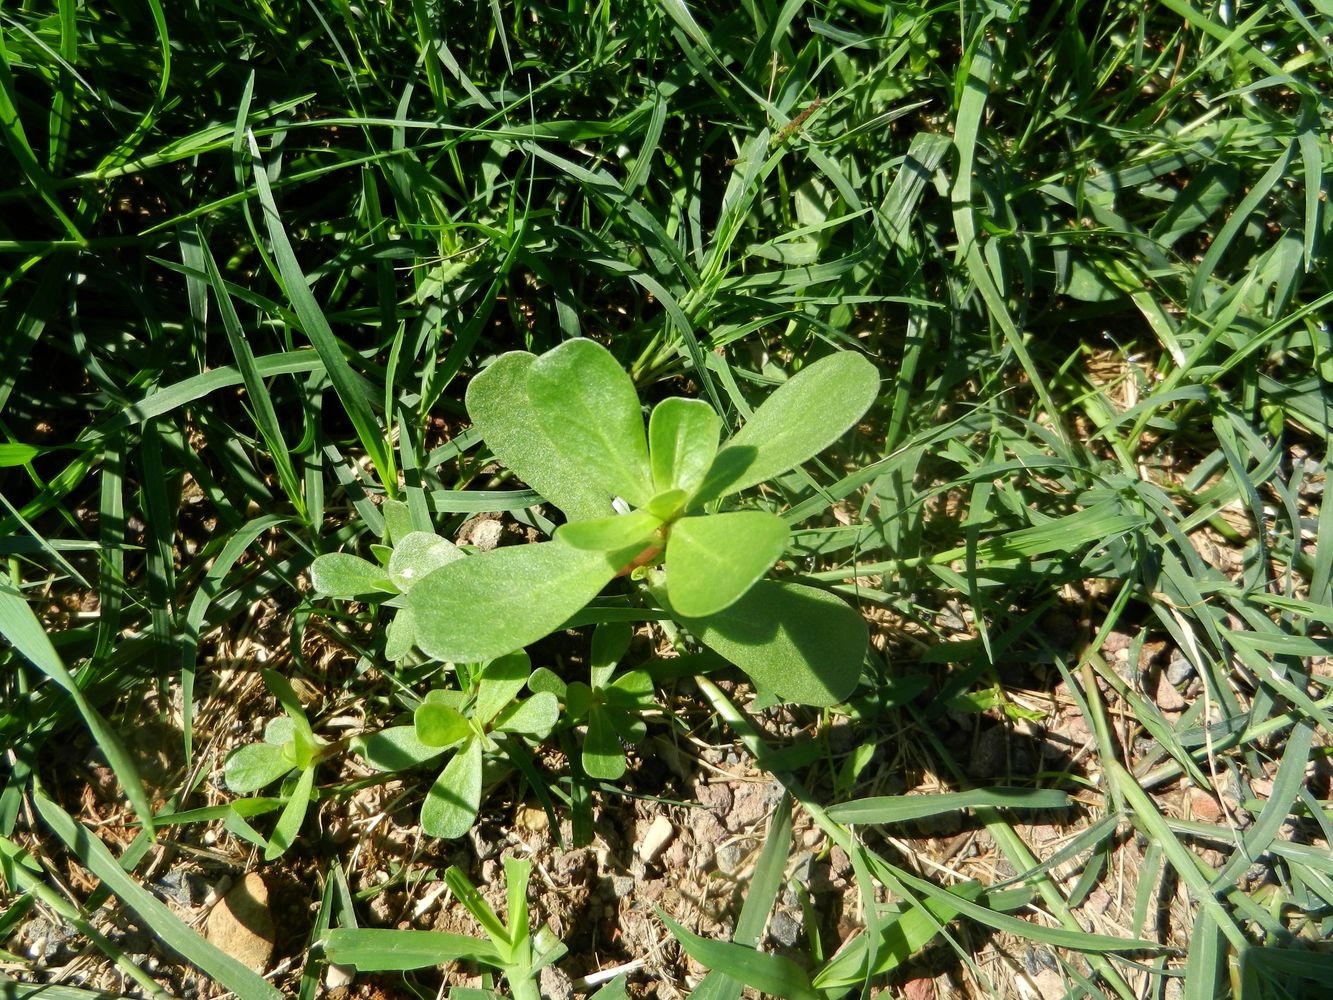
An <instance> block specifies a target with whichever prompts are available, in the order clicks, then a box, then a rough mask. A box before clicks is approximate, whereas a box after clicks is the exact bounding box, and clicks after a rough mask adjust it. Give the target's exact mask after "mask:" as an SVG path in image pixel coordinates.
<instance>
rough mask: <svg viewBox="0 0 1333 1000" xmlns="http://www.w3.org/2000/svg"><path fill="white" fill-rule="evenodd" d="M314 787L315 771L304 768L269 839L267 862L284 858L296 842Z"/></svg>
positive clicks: (266, 852)
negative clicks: (288, 849)
mask: <svg viewBox="0 0 1333 1000" xmlns="http://www.w3.org/2000/svg"><path fill="white" fill-rule="evenodd" d="M314 787H315V769H314V768H313V767H307V768H303V769H302V770H301V774H300V776H299V777H298V778H297V779H296V787H295V788H293V789H292V794H291V796H290V797H289V798H288V799H287V804H286V805H285V806H283V808H282V815H281V816H279V817H278V823H277V825H276V826H275V827H274V828H273V836H272V837H270V838H269V841H268V847H267V848H266V849H265V851H264V860H265V861H273V860H274V859H276V858H280V857H282V856H283V855H284V854H286V853H287V848H289V847H291V846H292V843H293V841H295V840H296V835H297V834H298V833H300V832H301V824H302V823H304V822H305V814H306V810H307V809H309V808H310V792H311V790H312V789H313V788H314Z"/></svg>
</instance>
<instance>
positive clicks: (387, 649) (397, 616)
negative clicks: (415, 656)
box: [384, 608, 417, 663]
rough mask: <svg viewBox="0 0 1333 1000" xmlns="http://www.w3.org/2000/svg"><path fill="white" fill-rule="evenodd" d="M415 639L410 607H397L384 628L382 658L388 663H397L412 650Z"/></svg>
mask: <svg viewBox="0 0 1333 1000" xmlns="http://www.w3.org/2000/svg"><path fill="white" fill-rule="evenodd" d="M416 641H417V631H416V627H415V626H414V625H413V624H412V609H411V608H399V609H398V610H397V611H396V612H395V613H394V616H393V618H392V619H391V620H390V621H389V625H388V627H387V628H386V629H385V630H384V658H385V659H386V660H388V661H389V662H390V663H397V662H398V661H399V660H401V659H402V658H403V657H404V656H406V655H407V654H408V653H410V652H412V645H413V644H414V643H415V642H416Z"/></svg>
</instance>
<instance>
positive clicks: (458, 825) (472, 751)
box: [421, 739, 481, 840]
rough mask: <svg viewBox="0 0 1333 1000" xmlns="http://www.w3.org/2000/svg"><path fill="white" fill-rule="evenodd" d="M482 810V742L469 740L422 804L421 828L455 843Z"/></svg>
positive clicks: (448, 765)
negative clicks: (479, 810) (478, 811)
mask: <svg viewBox="0 0 1333 1000" xmlns="http://www.w3.org/2000/svg"><path fill="white" fill-rule="evenodd" d="M480 808H481V741H480V740H475V739H474V740H469V741H468V742H467V743H466V744H465V745H464V747H463V749H462V750H460V751H459V752H458V753H456V754H454V756H453V759H452V760H450V761H449V763H448V764H446V765H445V767H444V770H443V771H441V772H440V776H439V778H437V779H436V781H435V784H433V785H431V786H430V791H429V792H427V793H426V801H425V802H423V803H422V804H421V829H423V830H424V831H425V832H426V833H428V834H429V835H430V836H432V837H439V838H440V839H441V840H454V839H456V838H458V837H461V836H463V835H464V834H465V833H467V832H468V830H470V829H471V828H472V824H473V822H475V820H476V818H477V810H478V809H480Z"/></svg>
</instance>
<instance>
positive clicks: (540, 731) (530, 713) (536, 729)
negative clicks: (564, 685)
mask: <svg viewBox="0 0 1333 1000" xmlns="http://www.w3.org/2000/svg"><path fill="white" fill-rule="evenodd" d="M559 721H560V701H559V700H558V699H557V698H556V696H555V695H553V694H551V693H550V692H549V691H539V692H538V693H537V694H534V695H533V696H532V697H531V698H526V699H524V700H523V701H520V702H516V703H515V704H513V705H510V706H509V707H508V708H506V709H505V710H504V711H503V712H501V713H500V714H499V715H498V716H496V719H495V728H496V729H498V730H500V731H501V732H506V733H521V734H522V735H524V736H531V737H532V738H533V739H538V740H544V739H546V737H548V736H550V735H551V730H552V729H554V728H555V724H556V723H557V722H559Z"/></svg>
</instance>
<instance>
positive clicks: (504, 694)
mask: <svg viewBox="0 0 1333 1000" xmlns="http://www.w3.org/2000/svg"><path fill="white" fill-rule="evenodd" d="M531 676H532V660H530V659H529V658H528V654H527V653H525V652H523V650H521V649H520V650H518V651H517V652H514V653H508V654H506V655H505V656H500V657H497V658H496V659H494V660H492V661H491V662H490V663H488V664H486V666H485V667H483V668H482V671H481V683H480V685H479V686H478V688H477V704H476V706H475V707H474V708H473V709H472V717H473V718H474V719H475V720H476V721H477V722H479V723H481V724H483V725H484V724H486V723H489V722H490V721H491V720H492V719H494V718H495V717H496V716H497V715H499V714H500V713H501V712H502V711H504V709H506V708H508V707H509V706H510V705H512V704H513V702H514V699H515V698H517V697H518V693H519V692H520V691H522V690H523V687H524V685H526V684H527V683H528V679H529V678H530V677H531Z"/></svg>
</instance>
